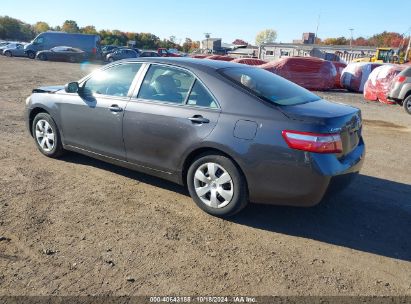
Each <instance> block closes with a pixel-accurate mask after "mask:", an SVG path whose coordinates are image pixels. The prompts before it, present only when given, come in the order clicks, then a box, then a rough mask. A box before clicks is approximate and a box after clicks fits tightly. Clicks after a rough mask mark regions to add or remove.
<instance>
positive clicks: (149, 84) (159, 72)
mask: <svg viewBox="0 0 411 304" xmlns="http://www.w3.org/2000/svg"><path fill="white" fill-rule="evenodd" d="M194 80H195V79H194V76H192V75H191V74H190V73H188V72H185V71H183V70H180V69H177V68H173V67H169V66H161V65H151V66H150V68H149V70H148V72H147V74H146V76H145V77H144V80H143V83H142V85H141V88H140V91H139V94H138V96H137V97H138V98H140V99H146V100H156V101H163V102H170V103H179V104H183V103H185V101H186V99H187V96H188V94H189V92H190V90H191V87H192V85H193V83H194Z"/></svg>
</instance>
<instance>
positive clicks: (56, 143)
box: [32, 113, 65, 158]
mask: <svg viewBox="0 0 411 304" xmlns="http://www.w3.org/2000/svg"><path fill="white" fill-rule="evenodd" d="M39 121H46V122H48V124H49V126H50V128H51V130H52V132H53V134H54V140H53V146H52V148H51V149H50V150H49V151H47V150H45V149H44V148H42V146H41V145H40V143H39V139H38V138H37V137H36V126H37V123H38V122H39ZM32 135H33V138H34V142H35V143H36V146H37V148H38V149H39V151H40V152H41V153H43V154H44V155H46V156H48V157H51V158H58V157H60V156H62V155H63V154H64V152H65V151H64V149H63V145H62V143H61V138H60V131H59V129H58V127H57V125H56V123H55V122H54V120H53V118H51V116H50V115H49V114H47V113H39V114H37V115H36V117H34V120H33V124H32Z"/></svg>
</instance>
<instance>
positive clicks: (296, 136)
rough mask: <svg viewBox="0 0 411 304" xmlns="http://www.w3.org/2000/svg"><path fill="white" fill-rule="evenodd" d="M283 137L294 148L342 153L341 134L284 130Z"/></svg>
mask: <svg viewBox="0 0 411 304" xmlns="http://www.w3.org/2000/svg"><path fill="white" fill-rule="evenodd" d="M282 134H283V137H284V139H285V141H286V143H287V144H288V146H289V147H290V148H292V149H296V150H302V151H308V152H315V153H341V152H342V141H341V136H340V134H317V133H310V132H299V131H291V130H284V131H283V132H282Z"/></svg>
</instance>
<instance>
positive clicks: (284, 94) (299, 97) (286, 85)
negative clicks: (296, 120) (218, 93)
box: [220, 67, 320, 106]
mask: <svg viewBox="0 0 411 304" xmlns="http://www.w3.org/2000/svg"><path fill="white" fill-rule="evenodd" d="M220 73H221V74H222V75H224V76H226V77H227V78H228V79H230V80H232V81H234V82H235V83H237V84H239V85H241V86H242V87H243V88H245V89H247V90H248V91H251V92H252V93H253V94H254V95H256V96H258V97H260V98H262V99H264V100H265V101H268V102H271V103H273V104H277V105H282V106H290V105H297V104H302V103H307V102H311V101H316V100H319V99H320V97H318V96H317V95H315V94H313V93H311V92H310V91H308V90H306V89H304V88H302V87H300V86H298V85H296V84H295V83H292V82H291V81H288V80H286V79H284V78H282V77H280V76H277V75H275V74H273V73H271V72H268V71H266V70H263V69H260V68H251V67H244V68H243V67H238V68H225V69H221V70H220Z"/></svg>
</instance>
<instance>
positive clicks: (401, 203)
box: [0, 57, 411, 296]
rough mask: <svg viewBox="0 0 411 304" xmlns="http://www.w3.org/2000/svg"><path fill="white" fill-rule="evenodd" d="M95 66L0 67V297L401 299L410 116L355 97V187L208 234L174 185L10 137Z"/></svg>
mask: <svg viewBox="0 0 411 304" xmlns="http://www.w3.org/2000/svg"><path fill="white" fill-rule="evenodd" d="M93 68H96V66H92V65H89V66H84V65H83V66H82V65H78V64H68V63H53V62H38V61H31V60H28V59H15V58H6V57H0V71H1V72H0V105H1V108H0V134H1V145H0V295H88V294H94V295H96V294H99V295H100V294H104V295H170V294H178V295H233V294H242V295H244V294H248V295H254V296H257V295H411V263H410V262H411V238H410V235H411V157H410V155H411V144H410V143H411V128H410V122H411V116H409V115H407V114H406V113H405V112H404V111H403V110H402V108H400V107H398V106H388V105H382V104H379V103H365V102H364V100H363V98H362V95H358V94H351V93H344V92H321V93H319V94H320V95H321V96H324V97H326V98H328V99H330V100H335V101H338V102H342V103H347V104H351V105H354V106H357V107H359V108H361V109H362V113H363V118H364V137H365V140H366V143H367V156H366V162H365V165H364V168H363V171H362V174H361V175H360V176H359V177H358V179H357V180H356V182H355V183H354V184H352V185H351V186H350V187H349V188H348V189H347V190H346V191H344V192H342V193H341V194H339V195H338V196H335V197H333V198H330V199H327V200H326V201H325V202H323V203H322V204H320V205H318V206H316V207H314V208H307V209H302V208H289V207H275V206H263V205H250V206H249V207H247V208H246V209H245V210H244V211H243V212H242V213H241V214H240V215H238V216H236V217H234V218H232V219H230V220H222V219H218V218H214V217H211V216H209V215H207V214H205V213H203V212H201V211H200V210H199V209H198V208H197V207H196V206H195V205H194V203H193V202H192V201H191V199H190V197H189V196H188V194H187V191H186V190H185V189H184V188H182V187H180V186H176V185H174V184H171V183H168V182H166V181H162V180H160V179H156V178H153V177H150V176H147V175H143V174H140V173H137V172H133V171H130V170H126V169H122V168H119V167H116V166H112V165H109V164H106V163H103V162H100V161H97V160H93V159H91V158H87V157H85V156H81V155H77V154H74V153H70V154H68V155H67V156H65V157H64V158H62V159H60V160H54V159H48V158H46V157H44V156H42V155H41V154H40V153H39V152H38V151H37V149H36V148H35V145H34V142H33V140H32V138H31V137H30V136H29V135H28V134H27V132H26V130H25V126H24V119H23V109H24V100H25V98H26V97H27V96H28V95H29V94H30V92H31V89H33V88H35V87H38V86H41V85H53V84H64V83H66V82H68V81H70V80H76V79H79V78H80V77H81V76H82V75H85V74H87V73H88V72H89V71H90V70H92V69H93Z"/></svg>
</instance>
